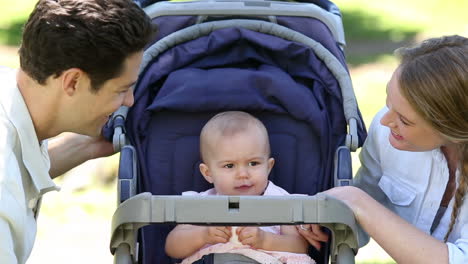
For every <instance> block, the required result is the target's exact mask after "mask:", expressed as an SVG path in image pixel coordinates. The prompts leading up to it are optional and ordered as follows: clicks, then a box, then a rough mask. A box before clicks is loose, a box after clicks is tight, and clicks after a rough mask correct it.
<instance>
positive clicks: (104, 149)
mask: <svg viewBox="0 0 468 264" xmlns="http://www.w3.org/2000/svg"><path fill="white" fill-rule="evenodd" d="M48 144H49V148H48V149H49V157H50V170H49V174H50V176H51V178H52V179H53V178H55V177H57V176H60V175H62V174H64V173H65V172H67V171H68V170H70V169H72V168H74V167H76V166H78V165H80V164H81V163H83V162H85V161H87V160H90V159H95V158H100V157H105V156H109V155H111V154H113V153H114V148H113V146H112V143H111V142H108V141H107V140H105V139H104V138H103V137H98V138H93V137H89V136H84V135H80V134H75V133H62V134H60V135H59V136H57V137H54V138H52V139H50V140H49V143H48Z"/></svg>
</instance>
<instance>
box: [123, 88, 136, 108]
mask: <svg viewBox="0 0 468 264" xmlns="http://www.w3.org/2000/svg"><path fill="white" fill-rule="evenodd" d="M134 102H135V98H134V97H133V88H131V89H128V91H127V93H126V94H125V98H124V101H123V103H122V105H125V106H128V107H131V106H132V105H133V103H134Z"/></svg>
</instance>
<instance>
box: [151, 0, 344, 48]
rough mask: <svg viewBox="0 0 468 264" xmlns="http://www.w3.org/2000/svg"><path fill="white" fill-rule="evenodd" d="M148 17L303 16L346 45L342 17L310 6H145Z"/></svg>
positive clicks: (233, 3) (201, 3) (264, 3)
mask: <svg viewBox="0 0 468 264" xmlns="http://www.w3.org/2000/svg"><path fill="white" fill-rule="evenodd" d="M144 10H145V12H146V13H147V14H148V16H149V17H151V18H155V17H160V16H169V15H193V14H198V15H200V16H208V15H213V16H216V15H223V16H233V15H242V16H300V17H312V18H317V19H319V20H320V21H322V22H323V23H324V24H325V25H327V27H328V28H329V29H330V31H331V32H332V35H333V37H334V38H335V41H336V42H337V43H339V44H340V46H341V47H342V48H343V47H344V46H345V45H346V42H345V35H344V30H343V25H342V22H341V16H340V15H338V14H336V12H334V13H331V12H328V11H326V10H324V9H323V8H321V7H319V6H317V5H315V4H311V3H292V2H281V1H224V0H223V1H193V2H159V3H157V4H154V5H150V6H148V7H146V8H145V9H144Z"/></svg>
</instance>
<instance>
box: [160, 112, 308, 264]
mask: <svg viewBox="0 0 468 264" xmlns="http://www.w3.org/2000/svg"><path fill="white" fill-rule="evenodd" d="M200 153H201V157H202V163H201V164H200V171H201V173H202V174H203V177H204V178H205V179H206V180H207V181H208V182H210V183H212V184H213V185H214V188H213V189H209V190H207V191H205V192H202V193H196V192H184V193H183V194H182V195H288V192H286V191H285V190H283V189H282V188H280V187H278V186H276V185H274V184H273V183H272V182H270V181H268V175H269V173H270V171H271V169H272V167H273V164H274V163H275V160H274V159H273V158H272V157H270V144H269V139H268V133H267V130H266V128H265V126H264V125H263V123H262V122H261V121H260V120H258V119H257V118H255V117H253V116H252V115H250V114H248V113H245V112H239V111H229V112H223V113H220V114H217V115H216V116H214V117H213V118H211V119H210V120H209V121H208V122H207V123H206V125H205V126H204V127H203V129H202V131H201V135H200ZM308 245H309V244H308V243H307V241H306V240H305V239H304V238H303V237H302V236H301V235H300V234H299V233H298V231H297V230H296V228H295V227H294V226H287V225H286V226H265V227H256V226H242V227H237V228H234V227H229V226H196V225H177V226H176V227H175V228H174V229H173V230H172V231H171V232H170V233H169V235H168V237H167V240H166V253H167V254H168V255H169V256H171V257H173V258H178V259H184V258H185V259H184V261H183V262H182V263H184V264H185V263H193V262H194V261H197V260H198V259H200V258H202V257H203V256H204V255H208V254H210V253H226V252H228V253H237V254H241V255H244V256H247V257H249V258H251V259H253V260H255V261H257V262H260V263H315V262H314V261H313V260H312V259H311V258H310V257H309V256H308V255H306V254H305V253H307V250H308Z"/></svg>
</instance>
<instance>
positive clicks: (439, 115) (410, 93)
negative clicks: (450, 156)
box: [395, 35, 468, 241]
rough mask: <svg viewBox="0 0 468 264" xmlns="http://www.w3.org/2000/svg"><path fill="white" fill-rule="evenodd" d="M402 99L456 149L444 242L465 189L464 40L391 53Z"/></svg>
mask: <svg viewBox="0 0 468 264" xmlns="http://www.w3.org/2000/svg"><path fill="white" fill-rule="evenodd" d="M395 53H396V54H397V55H398V56H399V57H400V58H401V64H400V66H399V67H400V76H399V77H400V78H399V86H400V91H401V93H402V94H403V96H404V97H405V98H406V99H407V100H408V102H409V103H410V104H411V105H412V107H413V108H414V110H415V111H416V112H418V113H419V114H420V115H421V116H422V117H423V118H424V119H425V120H426V121H427V122H428V123H429V124H430V125H431V126H432V127H433V128H435V129H436V130H437V131H438V132H440V133H441V135H442V136H444V137H445V138H446V139H448V140H449V141H450V142H453V143H455V144H456V146H457V155H458V164H457V165H458V168H459V169H460V177H459V182H458V188H457V190H456V193H455V203H454V205H453V212H452V219H451V222H450V226H449V229H448V232H447V234H446V235H445V241H447V239H448V236H449V234H450V232H451V231H452V229H453V226H454V223H455V220H456V219H457V217H458V214H459V211H460V208H461V205H462V203H463V197H464V196H465V194H466V193H467V190H468V39H467V38H465V37H461V36H457V35H455V36H445V37H441V38H432V39H428V40H426V41H423V42H422V43H421V44H420V45H418V46H415V47H411V48H400V49H398V50H396V52H395Z"/></svg>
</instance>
